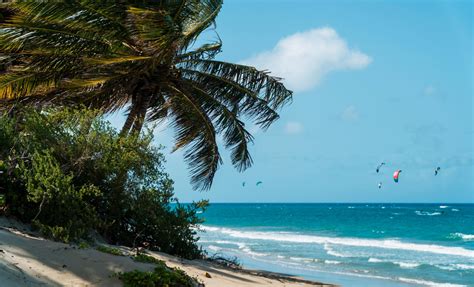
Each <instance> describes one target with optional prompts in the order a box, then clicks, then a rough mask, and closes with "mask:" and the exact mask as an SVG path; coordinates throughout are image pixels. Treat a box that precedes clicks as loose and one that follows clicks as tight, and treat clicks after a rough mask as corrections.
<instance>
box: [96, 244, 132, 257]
mask: <svg viewBox="0 0 474 287" xmlns="http://www.w3.org/2000/svg"><path fill="white" fill-rule="evenodd" d="M96 249H97V250H99V251H100V252H104V253H108V254H112V255H115V256H124V255H125V254H123V252H122V251H121V250H120V249H118V248H116V247H110V246H105V245H99V246H97V248H96Z"/></svg>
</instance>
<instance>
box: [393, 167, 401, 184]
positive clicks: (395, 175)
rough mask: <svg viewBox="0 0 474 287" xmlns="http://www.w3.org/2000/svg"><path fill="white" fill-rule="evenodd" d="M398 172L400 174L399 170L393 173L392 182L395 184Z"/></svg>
mask: <svg viewBox="0 0 474 287" xmlns="http://www.w3.org/2000/svg"><path fill="white" fill-rule="evenodd" d="M400 172H402V170H401V169H399V170H397V171H396V172H394V173H393V180H394V181H395V182H398V177H399V176H400Z"/></svg>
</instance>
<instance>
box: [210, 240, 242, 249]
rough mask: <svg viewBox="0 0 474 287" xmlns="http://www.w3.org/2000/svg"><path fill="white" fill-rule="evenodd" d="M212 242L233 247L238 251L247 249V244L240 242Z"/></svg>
mask: <svg viewBox="0 0 474 287" xmlns="http://www.w3.org/2000/svg"><path fill="white" fill-rule="evenodd" d="M214 242H215V243H217V244H228V245H235V246H237V247H238V248H239V249H244V248H245V247H247V244H245V243H242V242H234V241H226V240H217V241H214Z"/></svg>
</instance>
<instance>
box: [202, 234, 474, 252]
mask: <svg viewBox="0 0 474 287" xmlns="http://www.w3.org/2000/svg"><path fill="white" fill-rule="evenodd" d="M210 228H212V230H213V231H218V232H220V233H223V234H226V235H228V236H231V237H234V238H245V239H253V240H269V241H277V242H294V243H314V244H323V245H324V246H326V247H328V248H330V247H329V245H328V244H331V245H343V246H355V247H369V248H381V249H392V250H407V251H417V252H425V253H433V254H442V255H455V256H462V257H469V258H474V250H469V249H465V248H462V247H453V246H442V245H435V244H419V243H408V242H402V241H399V240H395V239H362V238H349V237H325V236H315V235H303V234H298V233H284V234H282V233H279V232H256V231H255V232H254V231H240V230H236V229H230V228H219V227H208V226H202V227H201V229H203V230H211V229H210ZM343 256H344V255H343ZM344 257H346V256H344Z"/></svg>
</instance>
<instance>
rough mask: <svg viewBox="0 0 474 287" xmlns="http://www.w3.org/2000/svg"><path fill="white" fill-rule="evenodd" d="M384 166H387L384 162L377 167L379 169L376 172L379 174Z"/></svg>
mask: <svg viewBox="0 0 474 287" xmlns="http://www.w3.org/2000/svg"><path fill="white" fill-rule="evenodd" d="M384 164H385V163H384V162H382V163H380V164H379V165H378V166H377V169H376V170H375V171H376V172H377V173H379V171H380V168H381V167H382V166H383V165H384Z"/></svg>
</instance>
